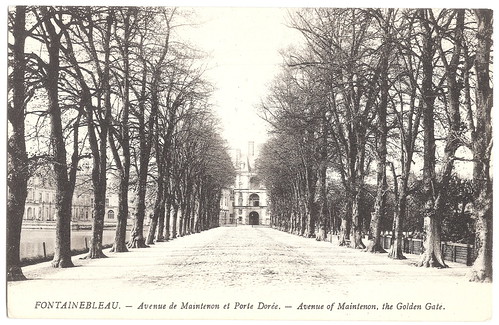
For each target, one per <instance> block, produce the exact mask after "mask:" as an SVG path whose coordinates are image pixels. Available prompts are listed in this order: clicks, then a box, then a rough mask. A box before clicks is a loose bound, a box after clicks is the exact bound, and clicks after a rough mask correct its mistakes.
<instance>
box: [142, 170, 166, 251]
mask: <svg viewBox="0 0 499 325" xmlns="http://www.w3.org/2000/svg"><path fill="white" fill-rule="evenodd" d="M162 176H163V175H161V176H160V177H158V192H157V194H156V201H155V202H154V209H153V215H152V218H151V224H150V225H149V233H148V234H147V240H146V245H152V244H154V237H155V234H156V229H157V227H158V219H159V216H160V214H161V207H162V206H163V205H164V199H163V196H164V186H163V181H162Z"/></svg>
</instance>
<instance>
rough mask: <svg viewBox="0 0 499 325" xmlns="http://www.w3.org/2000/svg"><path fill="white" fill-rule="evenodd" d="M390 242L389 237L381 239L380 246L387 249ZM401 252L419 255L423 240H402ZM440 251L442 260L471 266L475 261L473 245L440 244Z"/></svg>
mask: <svg viewBox="0 0 499 325" xmlns="http://www.w3.org/2000/svg"><path fill="white" fill-rule="evenodd" d="M391 242H392V236H391V235H384V236H382V237H381V246H383V248H384V249H389V248H390V245H391ZM402 242H403V243H402V251H403V252H404V253H406V254H417V255H419V254H421V253H423V251H424V248H423V240H422V239H417V238H403V240H402ZM441 249H442V252H443V254H444V260H446V261H449V262H456V263H462V264H466V265H468V266H470V265H472V264H473V262H474V261H475V259H476V251H475V248H474V246H473V245H469V244H459V243H452V242H442V243H441Z"/></svg>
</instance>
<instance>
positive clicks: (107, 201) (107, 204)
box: [106, 199, 109, 207]
mask: <svg viewBox="0 0 499 325" xmlns="http://www.w3.org/2000/svg"><path fill="white" fill-rule="evenodd" d="M106 206H107V207H108V206H109V199H106Z"/></svg>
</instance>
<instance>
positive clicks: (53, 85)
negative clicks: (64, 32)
mask: <svg viewBox="0 0 499 325" xmlns="http://www.w3.org/2000/svg"><path fill="white" fill-rule="evenodd" d="M40 10H41V11H42V13H43V15H44V16H45V17H47V19H46V21H45V23H44V25H45V27H46V29H47V32H48V34H49V44H47V47H48V53H49V63H48V65H47V78H46V81H45V88H46V90H47V97H48V113H49V115H50V121H51V125H50V126H51V127H50V135H51V139H50V140H51V145H52V148H53V149H52V150H53V156H54V158H53V159H54V164H53V165H54V172H55V183H56V203H55V209H56V211H57V221H56V235H55V251H54V259H53V260H52V266H53V267H60V268H64V267H72V266H74V265H73V262H72V261H71V204H72V199H73V189H74V184H73V186H72V187H71V185H72V184H70V182H68V165H67V162H66V144H65V142H64V134H63V129H62V117H61V115H62V112H61V108H60V106H59V70H60V61H59V50H60V47H61V44H60V37H61V35H60V34H58V33H57V32H56V29H55V27H54V25H53V24H52V22H51V21H50V19H49V18H50V16H52V12H50V13H49V12H48V10H47V8H46V7H41V8H40Z"/></svg>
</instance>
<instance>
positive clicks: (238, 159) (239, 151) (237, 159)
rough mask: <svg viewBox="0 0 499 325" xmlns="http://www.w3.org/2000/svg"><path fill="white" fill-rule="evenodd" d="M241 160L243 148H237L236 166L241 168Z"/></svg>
mask: <svg viewBox="0 0 499 325" xmlns="http://www.w3.org/2000/svg"><path fill="white" fill-rule="evenodd" d="M240 161H241V149H236V168H239V163H240Z"/></svg>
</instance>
